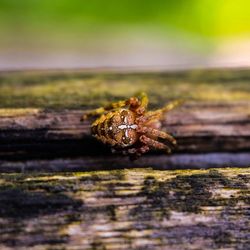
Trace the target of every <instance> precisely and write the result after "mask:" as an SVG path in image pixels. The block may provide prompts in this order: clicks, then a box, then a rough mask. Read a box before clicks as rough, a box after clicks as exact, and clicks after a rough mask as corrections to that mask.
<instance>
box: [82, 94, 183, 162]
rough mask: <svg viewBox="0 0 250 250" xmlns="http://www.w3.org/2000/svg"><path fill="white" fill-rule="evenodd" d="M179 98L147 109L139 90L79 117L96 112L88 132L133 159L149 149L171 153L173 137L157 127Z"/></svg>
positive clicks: (144, 96)
mask: <svg viewBox="0 0 250 250" xmlns="http://www.w3.org/2000/svg"><path fill="white" fill-rule="evenodd" d="M178 104H179V101H175V102H172V103H169V104H168V105H166V106H165V107H163V108H161V109H157V110H155V111H147V106H148V97H147V95H146V94H145V93H141V94H140V96H139V98H137V97H131V98H129V99H127V100H124V101H118V102H114V103H110V104H109V105H107V106H105V107H100V108H98V109H95V110H92V111H90V112H88V113H86V114H84V116H83V117H82V120H85V119H87V118H88V117H90V116H100V117H99V118H97V119H96V120H95V121H94V122H93V123H92V125H91V132H92V134H93V135H94V136H95V137H96V138H97V139H98V140H100V141H101V142H103V143H104V144H109V145H110V146H111V149H112V152H120V153H123V154H125V155H129V156H130V159H137V158H138V157H139V156H141V155H142V154H144V153H146V152H148V151H149V150H150V149H158V150H164V151H166V152H167V153H171V148H174V147H175V146H176V140H175V139H174V137H172V136H171V135H170V134H168V133H166V132H163V131H160V130H158V129H159V127H160V120H161V119H162V116H163V114H164V113H166V112H168V111H169V110H171V109H173V108H174V107H175V106H176V105H178Z"/></svg>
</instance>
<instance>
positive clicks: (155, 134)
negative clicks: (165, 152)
mask: <svg viewBox="0 0 250 250" xmlns="http://www.w3.org/2000/svg"><path fill="white" fill-rule="evenodd" d="M137 131H138V132H139V133H143V134H146V135H148V136H150V137H151V136H153V137H159V138H162V139H166V140H168V141H169V142H171V143H172V144H173V145H176V144H177V142H176V140H175V138H174V137H173V136H171V135H170V134H168V133H166V132H164V131H160V130H157V129H154V128H151V127H139V128H138V130H137Z"/></svg>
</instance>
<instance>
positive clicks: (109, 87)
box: [0, 70, 250, 108]
mask: <svg viewBox="0 0 250 250" xmlns="http://www.w3.org/2000/svg"><path fill="white" fill-rule="evenodd" d="M249 81H250V71H249V70H195V71H185V72H173V73H140V74H139V73H134V74H132V73H130V74H126V73H123V74H119V73H84V72H65V73H64V72H16V73H1V74H0V107H1V108H25V107H33V108H83V107H87V108H89V107H93V106H100V105H103V104H105V103H106V102H108V101H114V100H119V99H121V98H127V97H129V96H132V95H134V94H136V93H138V92H141V91H145V92H147V93H148V94H149V96H150V101H151V104H152V106H159V105H162V104H163V103H166V102H167V101H168V100H172V99H179V98H181V99H186V100H196V101H242V100H249V99H250V85H249Z"/></svg>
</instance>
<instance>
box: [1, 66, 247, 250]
mask: <svg viewBox="0 0 250 250" xmlns="http://www.w3.org/2000/svg"><path fill="white" fill-rule="evenodd" d="M249 83H250V70H247V69H242V70H208V71H206V70H205V71H199V70H196V71H186V72H174V73H160V72H158V73H140V74H137V73H133V74H128V73H123V74H120V73H96V72H94V73H87V72H80V71H78V72H77V71H76V72H47V71H44V72H5V73H4V72H2V73H0V172H2V174H0V249H1V250H2V249H3V250H12V249H15V250H26V249H31V250H40V249H42V250H43V249H50V250H52V249H53V250H59V249H60V250H62V249H67V250H68V249H69V250H78V249H79V250H82V249H171V250H179V249H180V250H182V249H190V250H191V249H230V250H231V249H239V250H243V249H244V250H245V249H248V248H249V245H250V240H249V238H250V233H249V232H250V230H249V229H250V225H249V221H250V214H249V211H250V193H249V185H250V168H249V166H250V153H249V151H250V150H249V149H250V140H249V139H250V128H249V123H250V122H249V121H250V84H249ZM141 91H145V92H147V93H148V94H149V97H150V101H151V104H150V108H157V107H160V106H162V105H164V104H165V103H167V102H168V101H170V100H175V99H185V100H186V102H185V104H184V105H183V106H181V107H180V108H178V109H176V110H174V111H173V112H171V113H169V115H168V116H167V117H166V118H165V119H164V121H163V129H164V130H167V131H169V132H171V133H173V134H174V135H175V136H176V138H177V140H178V143H179V147H178V149H177V150H176V152H175V154H173V155H170V156H169V155H165V154H162V153H154V152H152V153H150V154H148V155H146V156H144V157H142V158H141V159H139V160H138V161H136V162H130V161H129V160H128V159H126V158H124V157H122V156H116V155H112V154H110V153H109V149H108V148H106V147H104V146H103V145H101V144H99V143H97V142H96V141H95V140H94V139H93V138H92V137H91V136H90V132H89V125H90V121H86V122H84V123H81V122H80V116H81V114H82V112H83V111H84V110H87V109H91V108H94V107H98V106H101V105H103V104H105V103H107V102H109V101H115V100H120V99H124V98H126V97H128V96H132V95H134V94H135V93H136V92H141ZM234 166H241V167H242V168H233V167H234ZM136 167H140V168H138V169H136ZM148 167H151V168H148ZM215 167H216V168H217V169H210V170H209V169H207V170H190V168H215ZM222 167H230V168H222ZM243 167H244V168H243ZM124 168H130V169H124ZM178 168H179V169H180V170H171V169H178ZM100 169H102V170H103V171H93V170H100ZM112 169H113V170H112ZM156 169H167V171H166V170H165V171H162V170H161V171H160V170H156ZM185 169H189V170H185ZM90 170H92V171H90ZM38 171H39V172H38ZM49 171H50V172H51V173H48V172H49ZM60 171H61V172H60ZM69 171H71V172H69ZM77 171H79V172H77ZM80 171H83V172H80ZM3 172H5V173H3ZM6 172H22V173H6ZM55 172H56V173H55Z"/></svg>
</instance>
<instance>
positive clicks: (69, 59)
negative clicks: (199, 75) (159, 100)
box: [0, 0, 250, 69]
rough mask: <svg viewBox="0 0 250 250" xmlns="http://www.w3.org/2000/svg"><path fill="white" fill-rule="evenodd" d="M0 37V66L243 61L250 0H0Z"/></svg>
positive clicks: (237, 63)
mask: <svg viewBox="0 0 250 250" xmlns="http://www.w3.org/2000/svg"><path fill="white" fill-rule="evenodd" d="M0 37H1V39H0V69H12V68H25V67H26V68H27V67H28V68H33V67H35V68H41V67H42V68H46V67H48V68H51V67H52V68H53V67H59V68H60V67H66V68H67V67H116V66H117V67H136V66H139V67H140V66H142V67H143V66H146V67H151V66H152V67H161V66H162V67H166V68H168V67H171V66H173V67H177V68H178V67H179V66H181V67H189V66H191V67H192V66H194V67H195V66H199V65H201V66H213V65H215V66H216V65H217V64H218V65H219V66H220V64H221V66H223V64H225V66H230V65H232V66H248V64H249V61H250V56H249V52H248V51H249V49H250V46H249V44H250V43H249V41H250V39H249V38H250V1H248V0H237V1H236V0H165V1H164V0H154V1H146V0H121V1H114V0H109V1H103V0H91V1H84V0H53V1H51V0H22V1H20V0H0ZM211 55H215V56H213V57H211ZM235 56H236V57H235ZM233 58H235V59H233ZM218 62H219V63H218Z"/></svg>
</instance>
